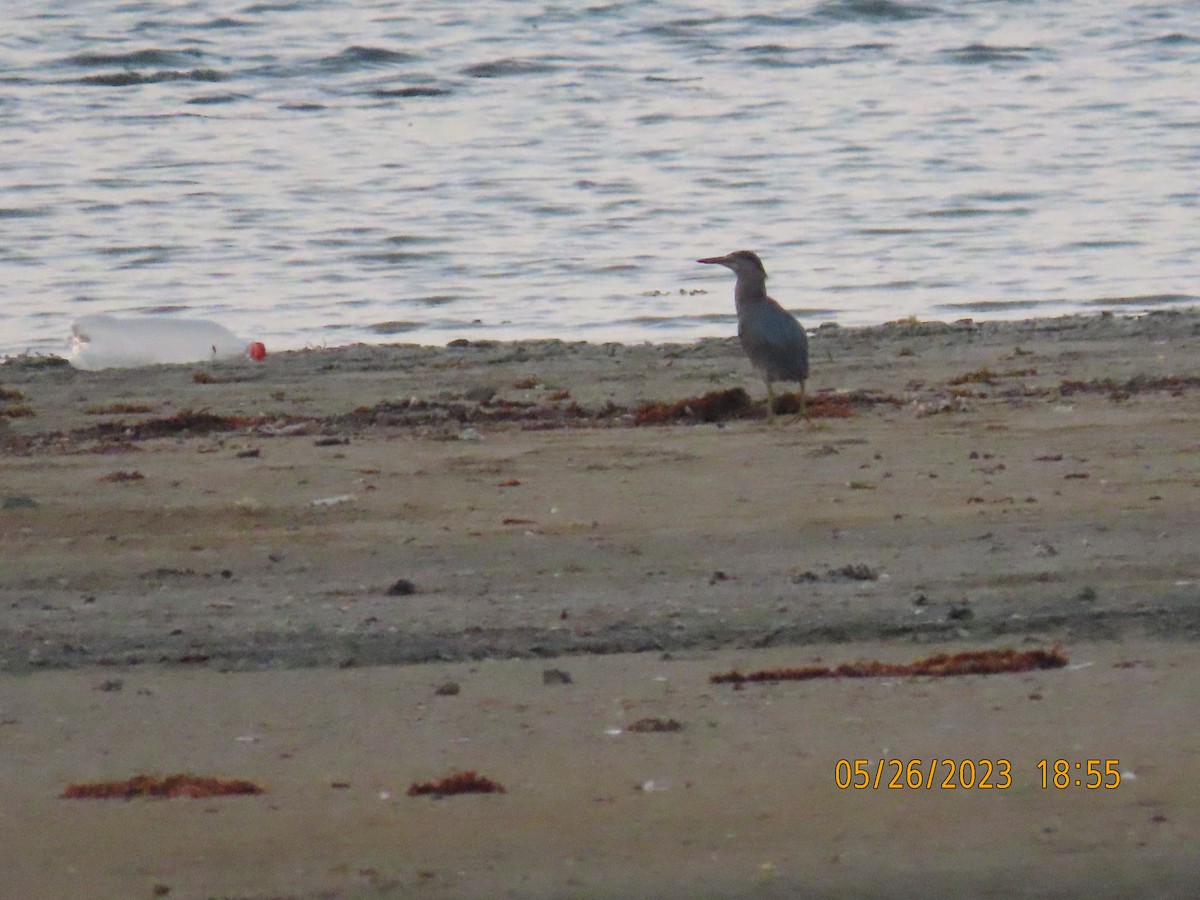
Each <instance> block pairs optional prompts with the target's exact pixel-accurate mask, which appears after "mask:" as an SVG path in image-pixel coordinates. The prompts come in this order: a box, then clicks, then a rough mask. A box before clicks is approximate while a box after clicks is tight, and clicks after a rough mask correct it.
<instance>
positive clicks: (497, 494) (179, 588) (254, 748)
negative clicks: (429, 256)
mask: <svg viewBox="0 0 1200 900" xmlns="http://www.w3.org/2000/svg"><path fill="white" fill-rule="evenodd" d="M1198 349H1200V315H1197V314H1196V313H1164V314H1159V315H1153V316H1148V317H1143V318H1139V319H1123V318H1119V317H1109V316H1104V317H1101V316H1096V317H1086V318H1085V317H1074V318H1068V319H1058V320H1044V321H1031V322H1027V323H965V322H964V323H953V324H940V323H915V322H901V323H894V324H892V325H890V326H884V327H881V328H876V329H865V330H849V329H839V328H833V327H826V328H822V329H819V330H818V331H817V332H816V333H815V334H814V336H813V338H812V353H813V360H814V365H813V369H814V377H813V380H812V381H811V382H810V385H809V390H810V394H812V395H813V396H814V397H816V398H817V402H816V403H815V404H814V409H813V412H814V414H815V417H814V418H812V419H811V420H809V421H807V422H799V421H795V420H794V419H793V418H792V417H785V416H781V417H779V418H778V419H777V421H776V422H775V423H770V422H768V421H767V420H766V419H765V418H764V417H763V410H762V409H761V405H759V406H754V405H751V406H749V407H747V406H737V405H736V403H735V404H734V406H733V407H732V415H731V416H730V417H728V418H726V419H724V420H722V421H719V422H707V423H698V422H696V421H694V420H693V419H692V418H688V417H687V414H686V413H685V417H684V419H683V420H680V421H676V422H671V423H669V424H650V425H643V426H637V425H635V424H634V423H635V422H636V421H638V420H639V418H640V419H645V418H647V417H649V418H651V419H652V418H653V417H654V416H655V415H661V414H662V413H663V411H664V409H666V408H667V407H669V406H670V405H671V404H674V403H676V402H677V401H679V400H682V399H685V398H695V397H699V396H701V395H704V394H706V393H708V392H713V391H722V390H727V389H730V388H738V387H742V388H745V389H746V390H747V391H748V392H749V394H750V396H751V397H753V398H756V399H757V400H759V401H761V399H762V397H763V396H764V390H763V387H762V385H761V382H759V381H758V380H757V379H756V378H755V377H754V376H753V374H752V373H751V372H750V369H749V365H748V364H747V363H746V362H745V360H744V359H743V358H742V356H741V354H740V351H739V350H738V349H737V347H736V344H735V343H734V342H732V341H706V342H702V343H700V344H696V345H686V346H684V345H679V346H670V345H664V346H650V345H646V346H629V347H626V346H620V345H588V344H580V343H565V342H531V343H521V344H492V343H480V344H470V345H468V346H463V347H452V348H418V347H408V346H388V347H349V348H340V349H335V350H313V351H306V352H298V353H287V354H278V355H275V356H270V357H268V359H267V360H266V361H265V362H264V363H261V364H255V363H251V362H249V361H247V362H245V363H232V364H221V365H202V366H172V367H158V368H153V369H143V370H136V371H110V372H99V373H82V372H75V371H72V370H69V369H64V368H61V367H57V366H47V365H36V364H33V363H32V362H31V361H21V360H18V361H17V362H16V363H12V364H8V365H4V366H0V390H2V391H3V393H0V397H2V398H3V399H2V400H0V423H5V424H0V446H2V447H3V452H2V455H0V500H3V501H4V503H3V505H4V508H3V510H0V540H2V542H3V543H2V547H3V557H4V566H3V570H2V571H0V604H2V608H3V609H4V610H5V616H4V619H3V621H2V623H0V669H2V670H3V673H4V674H0V741H2V742H3V746H4V749H5V752H4V754H3V760H2V761H0V766H3V774H4V778H3V780H2V783H3V788H2V789H3V791H4V792H5V795H6V796H5V797H4V798H3V802H2V808H3V810H4V812H3V813H0V815H3V816H4V818H5V820H6V821H5V825H6V828H5V831H6V833H11V834H15V835H17V837H16V839H15V840H9V841H6V842H5V844H4V847H3V849H0V870H4V871H6V872H14V873H16V875H15V876H13V880H12V881H11V883H12V884H13V885H17V886H19V888H20V893H19V895H20V896H39V895H40V896H80V897H84V896H87V897H101V896H112V897H126V896H151V895H152V894H153V891H154V890H155V886H156V885H157V886H160V889H161V888H169V889H170V894H169V896H172V897H174V896H183V897H193V896H194V897H208V896H229V897H265V896H288V897H291V896H294V897H317V896H333V897H360V896H362V897H373V896H397V897H399V896H411V895H414V894H418V893H419V895H428V896H447V897H450V896H455V897H457V896H479V897H488V896H504V895H510V896H533V897H537V896H547V897H550V896H580V897H593V896H594V897H610V896H611V897H619V896H652V895H653V896H680V897H683V896H689V897H690V896H714V897H716V896H741V895H746V896H765V897H772V896H794V895H795V894H797V893H802V894H812V895H817V896H825V895H829V896H835V895H839V894H845V893H851V894H859V895H876V896H889V895H894V894H895V892H896V890H897V889H898V886H899V887H901V888H904V889H905V890H908V889H909V886H911V890H913V891H917V892H918V893H922V894H924V895H926V896H934V895H942V896H963V895H972V894H975V893H981V892H983V891H984V890H985V889H986V890H989V891H990V892H991V893H990V895H991V896H1073V895H1078V894H1080V893H1086V894H1091V895H1096V896H1126V895H1129V894H1130V893H1145V892H1147V891H1149V892H1151V893H1155V894H1157V895H1162V896H1170V895H1175V896H1186V895H1188V894H1189V892H1190V889H1191V885H1192V884H1193V883H1194V881H1193V879H1194V878H1195V876H1196V875H1197V874H1200V865H1198V864H1197V863H1195V862H1194V861H1193V859H1192V857H1193V856H1194V852H1193V849H1194V847H1195V846H1196V843H1197V837H1198V834H1197V826H1198V825H1200V821H1198V812H1200V805H1198V801H1200V787H1197V785H1196V783H1195V779H1194V778H1192V777H1191V773H1192V772H1194V770H1195V750H1194V747H1195V746H1196V737H1197V732H1198V730H1200V728H1198V726H1197V717H1196V715H1195V711H1196V704H1195V700H1194V697H1195V696H1196V687H1197V681H1198V680H1200V660H1197V658H1196V654H1195V646H1196V645H1195V641H1196V638H1197V635H1198V634H1200V551H1198V550H1197V547H1198V545H1197V542H1196V541H1195V537H1194V535H1195V527H1196V521H1197V516H1196V510H1197V508H1198V503H1197V501H1198V499H1200V455H1198V453H1197V451H1198V449H1200V438H1198V437H1197V433H1198V432H1197V428H1196V424H1197V420H1198V413H1200V402H1198V401H1200V364H1198V363H1197V362H1196V360H1197V359H1200V355H1198V353H1197V351H1198ZM685 406H687V408H688V409H690V410H692V411H693V412H696V413H703V410H704V407H703V405H702V404H699V403H695V402H693V403H691V404H690V405H687V404H685ZM22 412H24V413H32V414H31V415H19V414H14V413H22ZM6 413H7V414H6ZM1055 645H1059V646H1061V648H1062V650H1063V652H1064V653H1065V654H1066V655H1067V657H1068V658H1069V660H1070V663H1069V665H1068V666H1067V667H1066V668H1065V669H1058V670H1053V671H1045V672H1037V673H1026V674H1018V675H989V676H983V675H975V676H966V677H959V678H950V679H939V680H933V679H928V678H916V679H912V678H891V679H863V680H857V679H855V680H851V679H841V680H835V681H820V682H802V683H781V684H775V685H770V684H768V685H748V686H747V687H746V688H745V689H744V690H741V691H735V690H734V689H733V688H731V687H730V686H727V685H713V684H710V683H709V682H708V676H709V675H711V674H713V673H714V672H717V671H722V670H726V669H729V668H730V667H732V666H737V667H741V668H761V667H768V666H777V665H783V666H790V665H809V664H812V663H813V661H814V660H816V659H818V658H819V659H820V660H822V661H823V662H824V664H830V665H832V664H837V663H839V662H849V661H854V660H857V659H868V658H879V659H886V660H892V661H911V660H913V659H915V658H917V657H920V656H926V655H928V654H930V653H932V652H935V651H938V650H948V651H951V652H953V651H956V650H965V649H977V648H986V647H1006V646H1011V647H1016V648H1018V649H1028V648H1036V647H1042V648H1049V647H1051V646H1055ZM551 657H553V658H551ZM418 663H420V664H419V665H418ZM547 668H558V669H562V670H565V671H567V672H569V673H570V675H571V677H572V683H570V684H545V683H543V677H542V673H543V671H544V670H545V669H547ZM447 682H456V683H457V684H458V685H459V688H460V691H459V693H458V694H453V695H440V694H438V693H436V689H437V688H438V687H439V686H440V685H444V684H446V683H447ZM118 684H119V689H117V687H116V685H118ZM646 716H651V717H661V718H663V719H674V720H676V721H678V722H679V723H680V724H681V726H682V728H681V729H680V730H679V731H674V732H667V733H644V734H643V733H629V732H627V731H624V730H623V729H624V728H625V727H626V726H628V725H629V724H630V723H631V722H634V721H636V720H637V719H639V718H643V717H646ZM934 757H937V758H939V759H947V758H953V759H961V758H964V757H967V758H973V759H976V760H997V759H1000V758H1004V759H1008V760H1010V761H1011V763H1012V781H1013V783H1012V785H1011V787H1010V788H1007V789H993V790H979V789H977V788H976V789H972V790H963V789H958V790H955V791H951V790H943V789H941V788H940V787H937V788H936V789H926V790H910V789H900V790H891V791H889V790H885V789H874V788H870V789H867V790H862V791H855V790H852V789H847V790H842V789H839V788H838V787H837V785H836V784H835V780H834V774H835V767H836V763H837V761H838V760H839V759H848V760H854V759H866V760H868V761H871V763H870V764H872V765H873V764H875V761H878V760H880V759H889V760H890V759H896V760H902V761H907V760H909V759H912V758H921V759H922V760H929V759H931V758H934ZM1044 758H1047V759H1050V760H1052V761H1053V760H1054V759H1057V758H1063V759H1067V760H1069V761H1071V762H1072V763H1073V762H1075V761H1079V762H1081V763H1083V764H1084V766H1086V761H1087V759H1091V758H1099V759H1102V760H1107V759H1117V760H1119V765H1118V767H1117V768H1118V770H1119V771H1120V772H1122V773H1124V777H1123V779H1122V783H1121V785H1120V787H1118V788H1116V789H1114V790H1105V789H1099V790H1098V791H1089V790H1087V789H1085V788H1076V787H1074V785H1073V784H1072V786H1070V787H1069V788H1068V789H1066V790H1061V791H1059V790H1055V789H1053V788H1050V789H1046V790H1043V789H1042V788H1041V787H1040V775H1039V772H1038V770H1037V769H1036V761H1037V760H1039V759H1044ZM462 768H466V769H476V770H478V771H480V773H481V774H484V775H487V776H489V777H492V778H495V779H496V780H497V781H499V782H501V783H502V784H504V785H505V786H506V787H507V793H505V794H503V795H490V796H461V797H452V798H448V799H445V800H440V801H439V800H430V799H427V798H410V797H408V796H406V795H405V791H406V790H407V787H408V785H409V784H410V783H411V782H413V781H424V780H428V779H433V778H437V777H440V776H442V775H445V774H446V773H447V772H449V771H452V770H454V769H462ZM176 771H194V772H196V773H197V774H202V775H221V776H224V777H228V778H251V779H253V780H255V781H258V782H260V783H261V784H263V785H264V786H265V787H266V788H267V793H265V794H263V795H261V796H258V797H247V798H226V799H213V800H186V799H179V800H166V801H156V800H135V801H131V802H124V801H78V800H72V801H67V800H60V799H57V798H58V794H59V793H61V791H62V790H63V788H64V787H65V786H66V785H67V784H68V783H72V782H80V781H90V780H96V779H124V778H129V777H131V776H133V775H136V774H139V773H148V774H168V773H172V772H176ZM1074 777H1075V775H1074V773H1073V774H1072V777H1071V780H1072V781H1073V780H1074ZM335 783H336V784H338V785H347V786H345V787H341V786H339V787H334V786H333V785H334V784H335ZM384 795H386V796H384Z"/></svg>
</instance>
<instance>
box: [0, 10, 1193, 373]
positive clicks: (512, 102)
mask: <svg viewBox="0 0 1200 900" xmlns="http://www.w3.org/2000/svg"><path fill="white" fill-rule="evenodd" d="M0 23H2V24H0V291H2V294H0V353H14V352H20V351H25V350H32V351H38V352H60V351H61V350H62V349H63V342H64V338H65V336H66V334H67V331H68V324H69V322H70V320H71V319H72V318H73V317H74V316H76V315H79V314H82V313H88V312H114V313H131V312H140V313H152V314H160V315H178V314H186V315H193V316H204V317H208V318H214V319H216V320H218V321H220V322H221V323H223V324H225V325H227V326H228V327H230V328H231V329H233V330H234V331H235V332H238V333H239V334H242V335H244V336H246V337H255V338H259V339H261V340H263V341H265V342H266V343H267V345H268V347H269V348H272V349H283V348H285V347H301V346H306V345H325V344H344V343H350V342H354V341H377V342H378V341H396V340H401V341H417V342H422V343H441V342H444V341H446V340H448V339H451V338H456V337H468V338H513V337H561V338H570V339H586V340H609V339H620V340H652V341H661V340H683V339H689V338H694V337H699V336H703V335H714V334H730V333H732V330H733V315H732V314H733V304H732V276H731V275H730V274H729V273H728V272H726V271H724V270H717V271H714V269H713V268H711V267H704V266H699V265H696V264H695V263H694V262H693V261H694V260H695V258H696V257H697V256H708V255H712V254H715V253H724V252H727V251H729V250H733V249H737V248H742V247H747V248H752V249H756V250H758V251H759V252H760V254H761V255H762V256H763V258H764V260H765V262H766V265H767V269H768V271H769V272H770V273H771V282H770V287H771V289H772V292H773V293H774V295H775V296H776V297H777V298H778V299H779V300H780V301H781V302H783V304H784V305H785V306H787V307H789V308H791V309H793V310H795V311H796V312H797V313H799V314H800V315H801V317H802V319H803V320H804V321H805V322H806V324H808V325H810V326H812V325H816V324H819V323H820V322H822V321H828V320H836V321H839V322H841V323H843V324H861V323H869V322H878V321H884V320H888V319H894V318H897V317H900V316H906V315H913V314H915V315H918V316H921V317H923V318H958V317H961V316H968V315H969V316H974V317H976V318H987V317H1009V318H1013V317H1025V316H1030V315H1051V314H1057V313H1060V312H1065V311H1078V310H1096V309H1115V310H1121V311H1125V310H1143V309H1150V308H1162V307H1164V306H1170V305H1190V304H1194V303H1196V302H1197V300H1198V295H1200V286H1198V285H1200V265H1198V263H1200V89H1198V88H1197V85H1200V3H1195V2H1173V3H1153V2H1147V3H1111V2H1107V0H1104V2H1101V0H1071V2H1066V0H1064V2H1056V0H1025V2H1021V0H991V2H986V0H972V2H968V0H928V2H926V0H903V2H901V0H827V2H799V3H790V4H782V3H775V4H754V3H746V2H738V3H733V2H727V3H720V2H717V3H708V4H703V5H698V4H690V3H685V2H679V0H667V2H615V3H598V4H595V5H586V3H584V4H580V3H562V4H548V3H545V2H523V0H509V2H499V0H477V2H470V0H464V2H458V3H432V2H387V3H383V2H356V3H333V2H318V0H308V2H303V0H302V2H291V0H268V2H257V3H255V2H249V3H247V2H220V0H195V2H174V3H172V2H137V0H133V2H126V3H111V2H86V0H69V2H43V3H38V4H28V3H23V2H20V3H18V2H16V0H0Z"/></svg>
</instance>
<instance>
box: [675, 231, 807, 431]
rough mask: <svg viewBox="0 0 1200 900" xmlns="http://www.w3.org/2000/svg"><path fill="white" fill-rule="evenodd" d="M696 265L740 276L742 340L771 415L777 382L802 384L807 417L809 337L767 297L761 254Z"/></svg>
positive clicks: (736, 294)
mask: <svg viewBox="0 0 1200 900" xmlns="http://www.w3.org/2000/svg"><path fill="white" fill-rule="evenodd" d="M696 262H701V263H705V264H706V265H717V266H724V267H725V268H727V269H731V270H732V271H733V274H734V275H736V276H737V283H736V284H735V285H734V288H733V302H734V305H735V306H736V307H737V318H738V340H739V341H741V344H742V349H743V350H745V351H746V355H747V356H748V357H750V362H751V363H752V364H753V365H754V368H756V369H758V370H759V371H760V372H762V374H763V378H765V379H766V382H767V414H768V415H769V416H774V415H775V391H774V389H773V387H772V384H773V383H774V382H776V381H798V382H800V414H801V415H804V414H805V403H804V399H805V398H804V382H805V381H806V380H807V379H808V335H807V334H805V333H804V326H803V325H801V324H800V322H799V321H798V320H797V319H796V317H795V316H793V315H792V314H791V313H790V312H788V311H787V310H786V309H784V308H783V307H782V306H780V305H779V304H778V303H776V302H775V301H774V300H772V299H771V298H770V297H768V296H767V270H766V269H765V268H764V267H763V264H762V260H761V259H759V258H758V254H757V253H754V252H753V251H751V250H735V251H734V252H733V253H729V254H727V255H725V256H710V257H707V258H706V259H698V260H696Z"/></svg>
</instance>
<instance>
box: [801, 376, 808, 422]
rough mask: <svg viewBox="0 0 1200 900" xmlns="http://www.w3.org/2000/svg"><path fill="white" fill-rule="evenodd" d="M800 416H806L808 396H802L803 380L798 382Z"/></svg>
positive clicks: (803, 417) (804, 417)
mask: <svg viewBox="0 0 1200 900" xmlns="http://www.w3.org/2000/svg"><path fill="white" fill-rule="evenodd" d="M800 418H802V419H807V418H808V398H806V397H805V396H804V382H803V381H801V382H800Z"/></svg>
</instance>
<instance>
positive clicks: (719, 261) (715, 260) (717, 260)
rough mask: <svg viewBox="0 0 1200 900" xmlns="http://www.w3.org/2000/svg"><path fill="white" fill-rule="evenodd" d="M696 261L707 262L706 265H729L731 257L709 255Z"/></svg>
mask: <svg viewBox="0 0 1200 900" xmlns="http://www.w3.org/2000/svg"><path fill="white" fill-rule="evenodd" d="M696 262H698V263H705V264H706V265H713V264H716V265H718V266H727V265H729V257H728V256H708V257H705V258H704V259H698V260H696Z"/></svg>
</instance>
